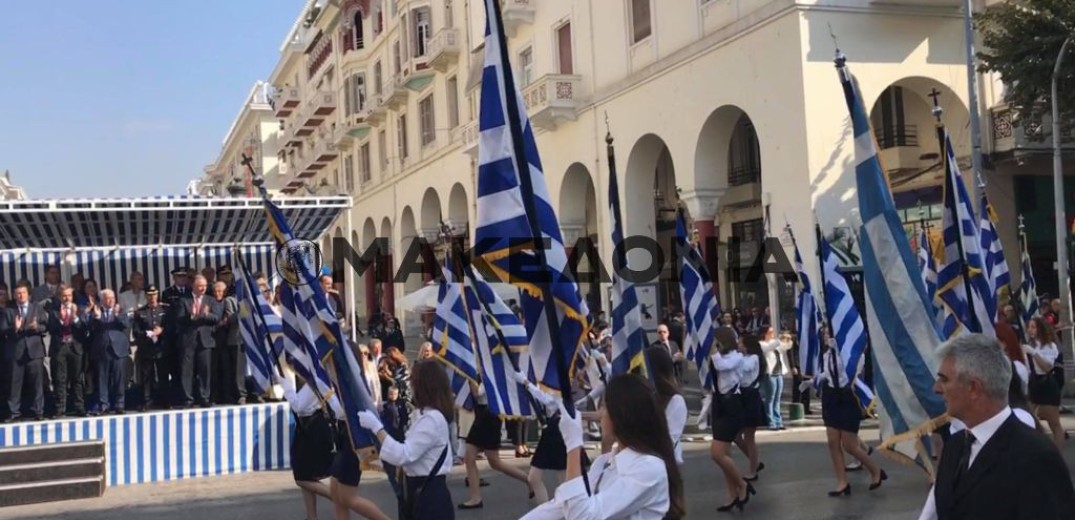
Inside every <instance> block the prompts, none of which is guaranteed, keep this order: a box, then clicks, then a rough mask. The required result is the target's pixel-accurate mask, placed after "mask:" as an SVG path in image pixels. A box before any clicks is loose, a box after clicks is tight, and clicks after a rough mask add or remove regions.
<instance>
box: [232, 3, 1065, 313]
mask: <svg viewBox="0 0 1075 520" xmlns="http://www.w3.org/2000/svg"><path fill="white" fill-rule="evenodd" d="M990 3H992V2H990ZM500 4H501V6H502V12H503V18H504V23H505V29H506V30H507V32H508V35H509V43H508V46H509V49H510V53H511V56H510V59H511V63H512V66H513V67H514V71H515V77H516V81H517V83H518V86H519V89H520V90H521V93H522V96H523V99H524V102H525V105H526V108H527V111H528V113H529V116H530V118H531V121H532V123H533V125H534V128H535V131H536V137H537V144H538V148H539V150H540V152H541V159H542V163H543V166H544V173H545V177H546V179H547V183H548V188H549V192H550V193H551V194H553V197H554V199H555V201H556V202H558V207H557V212H558V217H559V220H560V224H561V228H562V231H563V234H564V239H565V243H566V244H568V245H569V246H570V245H572V244H575V243H577V241H578V240H580V239H589V240H591V241H592V243H593V244H595V246H596V248H597V251H598V254H599V256H601V257H602V260H603V261H604V263H605V268H606V269H608V268H609V267H610V265H609V264H610V261H609V258H610V255H607V254H602V253H604V252H609V251H611V248H612V244H611V243H610V238H609V237H610V234H611V232H610V229H609V217H608V210H607V203H608V195H607V189H608V169H609V165H608V164H607V162H608V161H607V150H606V144H605V137H606V134H607V133H611V135H612V136H613V137H614V139H615V147H616V161H617V165H616V166H617V171H618V172H619V186H620V190H621V193H620V194H619V196H620V200H621V201H622V202H623V206H624V217H623V218H624V225H625V232H626V233H627V234H628V235H645V236H648V237H651V238H655V239H657V240H658V242H659V243H661V244H670V243H671V240H672V235H673V233H674V216H675V210H676V208H677V207H681V206H682V207H685V208H687V209H688V211H689V213H690V216H691V218H692V219H693V226H694V227H695V229H696V230H697V232H698V235H700V238H702V239H703V240H709V239H712V240H714V241H715V242H716V244H717V245H716V247H715V248H713V251H712V253H715V254H712V253H711V254H710V255H709V256H710V258H708V259H707V260H708V261H709V262H710V265H711V266H712V268H713V269H714V270H715V271H716V273H717V278H718V290H719V293H720V296H721V302H722V304H723V306H724V307H725V308H731V307H744V308H750V307H754V306H758V307H762V306H769V305H773V306H774V307H776V308H777V309H781V308H782V309H783V310H784V313H785V316H787V315H788V314H789V313H788V311H789V310H790V308H791V305H792V295H793V292H794V290H793V287H792V285H791V283H790V282H785V281H783V280H781V279H773V282H774V283H772V287H770V284H769V283H768V282H767V281H766V279H765V278H757V277H755V279H750V278H751V277H749V276H748V275H747V271H748V269H745V268H744V267H745V266H749V265H750V264H751V263H752V262H753V261H754V259H755V257H756V255H757V253H758V250H759V247H760V244H761V243H762V240H763V238H764V237H766V236H770V237H779V238H781V241H782V243H783V244H784V246H785V247H786V248H787V251H788V253H789V255H790V245H791V240H790V239H791V236H792V234H793V235H794V238H795V239H796V241H797V243H798V246H799V248H800V250H801V251H802V253H803V254H804V255H805V256H806V257H807V258H806V262H807V264H808V266H809V268H810V269H812V270H815V271H816V264H817V262H816V261H815V260H814V259H813V258H812V255H813V254H814V251H815V249H816V247H815V242H816V240H815V238H814V237H815V231H814V229H815V223H817V224H819V225H820V226H821V229H822V230H823V233H824V234H825V235H826V236H828V237H829V238H832V239H834V240H836V242H837V246H838V247H840V248H843V249H845V250H846V251H847V252H848V256H849V257H850V258H852V261H854V260H853V259H854V257H855V255H856V253H857V245H856V242H857V241H856V238H855V237H856V233H857V231H856V230H857V228H858V226H859V225H860V224H861V221H860V219H859V218H858V216H857V211H858V203H857V198H856V196H855V181H854V169H853V166H854V142H853V139H852V136H851V130H850V123H849V118H848V115H847V109H846V106H845V104H844V100H843V92H842V90H841V88H840V85H839V81H838V79H837V76H836V72H835V70H834V68H833V63H832V60H833V56H834V53H835V50H836V42H838V43H839V46H840V48H841V49H842V50H843V51H844V52H846V54H847V55H848V58H849V66H850V68H851V71H852V72H853V73H854V74H855V75H856V78H857V81H858V83H859V85H860V89H861V91H862V93H863V96H864V98H865V101H866V103H867V105H868V106H870V107H872V108H871V120H872V122H873V126H874V130H875V137H876V139H877V142H878V144H879V149H880V150H881V154H882V161H883V164H884V165H885V168H886V170H887V173H888V175H889V177H890V182H891V184H892V186H893V190H894V192H895V197H896V201H897V205H898V206H899V207H900V208H901V210H903V214H904V219H905V221H906V222H907V224H908V229H909V230H912V229H914V228H915V227H916V226H918V225H921V224H922V223H926V224H927V225H930V224H931V223H932V225H933V226H934V229H935V230H936V231H939V230H937V224H939V221H940V211H939V204H940V201H941V185H942V181H943V177H942V174H943V172H942V168H941V165H940V154H939V143H938V141H937V138H936V130H935V119H934V118H933V116H932V114H931V110H932V108H933V103H934V99H936V100H937V102H938V103H939V104H940V106H941V107H942V108H943V109H944V122H945V123H946V124H947V126H948V128H949V129H950V131H951V133H952V137H953V141H954V146H955V148H956V151H957V155H958V156H959V157H960V163H961V166H962V167H963V171H964V172H965V177H966V178H965V181H966V182H967V183H968V186H971V185H970V184H969V183H971V182H976V181H975V180H974V179H972V178H971V174H970V173H969V172H970V169H971V168H970V154H971V146H970V133H969V130H968V126H969V117H970V111H969V109H968V101H967V98H968V87H967V73H966V65H965V63H966V58H965V51H964V41H963V24H962V13H961V11H960V6H961V5H962V1H960V0H928V1H927V0H885V1H879V0H684V1H677V2H665V1H660V2H659V1H657V0H601V1H598V0H542V1H540V2H538V1H536V0H500ZM484 26H485V12H484V2H483V1H482V0H311V1H310V2H309V3H308V4H307V5H306V6H305V8H304V10H303V12H302V13H300V14H299V17H298V19H297V20H296V22H295V25H294V27H293V28H292V30H291V32H290V33H289V34H288V35H287V37H286V39H285V41H284V43H283V45H282V46H281V48H280V50H279V52H280V60H279V62H278V65H277V67H276V69H275V70H274V71H273V73H272V75H271V76H270V78H269V83H270V84H271V85H272V86H273V88H274V91H275V94H274V96H273V98H272V100H271V101H272V109H271V115H272V116H273V118H274V119H275V121H274V124H268V123H266V122H265V120H264V119H261V120H260V121H261V123H260V125H259V127H260V128H263V129H270V128H271V129H273V131H275V137H273V138H265V139H263V140H262V143H263V144H267V143H270V142H273V143H275V144H276V146H275V148H274V149H273V150H272V151H270V150H269V149H268V147H267V148H266V149H265V151H264V152H263V153H262V160H263V161H268V157H269V156H270V155H271V156H273V157H275V163H274V166H269V165H268V164H269V163H268V162H263V165H262V170H263V171H265V172H266V179H267V181H268V182H269V184H270V186H275V187H278V188H280V189H282V190H283V191H284V192H285V193H291V194H295V195H305V194H307V193H314V194H317V193H325V191H324V190H328V191H340V192H345V193H349V194H351V195H352V196H353V197H354V200H355V205H354V209H353V211H352V215H351V218H350V221H347V222H342V221H341V222H339V223H338V224H337V225H336V226H335V229H334V230H333V232H332V233H331V236H330V237H328V238H327V239H326V240H325V243H324V244H323V247H324V248H325V255H326V258H333V251H332V250H331V248H332V240H331V239H332V238H333V237H340V238H346V239H348V240H349V241H350V243H351V245H352V246H353V247H354V249H355V250H356V251H358V252H359V253H361V252H362V251H364V250H365V249H366V248H368V247H369V246H370V245H371V244H372V243H373V241H374V239H375V238H378V237H384V238H387V239H388V242H389V246H390V247H389V251H387V252H385V253H384V254H381V255H379V256H378V257H377V264H376V266H377V267H376V269H380V270H382V271H384V272H391V271H392V270H393V269H395V268H396V267H398V264H399V262H400V260H401V259H402V258H403V257H404V255H405V254H406V252H407V251H408V248H409V247H410V246H411V244H412V242H414V241H415V240H416V239H417V238H419V237H421V238H425V239H427V240H429V241H430V242H435V241H436V240H437V239H438V237H439V236H440V233H441V230H442V227H443V226H445V225H446V226H447V227H448V228H449V229H451V232H452V233H454V234H456V235H460V236H464V237H465V236H469V234H470V233H472V232H473V224H472V223H473V222H474V220H475V211H476V207H475V200H476V197H475V193H476V170H477V154H478V123H477V116H478V100H479V98H478V96H479V88H480V83H481V73H482V64H483V59H484V52H483V47H484V41H483V35H484ZM979 81H980V91H981V96H980V98H981V99H980V105H981V106H980V107H979V109H980V112H981V114H982V125H981V126H982V136H983V146H984V149H983V152H985V153H986V154H988V157H989V158H990V159H991V160H989V161H987V163H986V165H987V170H986V175H985V177H986V178H987V181H988V185H987V187H986V192H987V193H988V194H989V196H990V199H991V202H992V203H993V205H994V206H995V207H996V209H997V211H998V212H999V213H1000V214H1001V217H1002V221H1001V226H1000V233H1001V235H1002V242H1003V245H1004V247H1005V249H1006V250H1007V251H1009V254H1008V260H1009V262H1010V263H1011V264H1012V266H1013V269H1012V271H1013V273H1018V268H1017V262H1018V257H1017V254H1016V253H1015V251H1017V250H1018V249H1017V248H1018V244H1019V238H1018V232H1017V228H1016V218H1015V215H1016V214H1018V213H1019V212H1020V211H1034V210H1037V209H1036V208H1037V207H1038V206H1035V205H1031V204H1030V203H1031V202H1033V201H1036V199H1035V197H1037V195H1033V196H1031V195H1026V194H1022V195H1020V190H1019V187H1020V186H1022V185H1024V184H1025V182H1024V179H1026V178H1028V177H1033V178H1035V179H1036V178H1037V177H1041V178H1045V177H1044V176H1045V175H1046V174H1048V173H1049V171H1050V170H1049V169H1048V159H1047V157H1045V158H1042V157H1040V152H1041V150H1042V146H1043V145H1040V144H1038V145H1034V144H1032V143H1029V144H1028V141H1027V139H1025V136H1023V135H1022V133H1021V132H1022V131H1023V130H1021V129H1016V130H1012V128H1013V127H1012V126H1011V121H1010V119H1009V120H1008V121H1007V125H1008V126H1007V127H1005V119H1004V118H1005V117H1006V116H1005V114H1006V113H1007V112H1006V108H1005V106H1004V103H1003V86H1002V85H1000V84H999V82H997V81H995V80H994V79H993V78H991V77H988V76H982V77H981V78H980V80H979ZM934 90H936V92H937V94H939V95H938V96H936V97H931V95H930V94H931V93H932V92H934ZM244 110H245V109H244ZM229 138H230V136H229ZM1035 146H1036V147H1037V148H1035ZM226 147H227V146H226ZM1046 151H1047V148H1046ZM226 155H227V154H226V153H222V155H221V159H219V160H218V163H217V164H218V165H226V164H227V165H230V164H233V163H232V159H231V158H229V157H227V156H226ZM1069 162H1070V161H1069ZM220 170H221V166H217V167H216V168H214V169H213V171H214V172H217V171H220ZM1035 186H1036V185H1035ZM1035 189H1036V190H1037V191H1035V192H1034V193H1036V194H1040V193H1042V191H1041V190H1042V189H1043V188H1041V187H1036V188H1035ZM1020 197H1021V198H1022V199H1026V200H1022V199H1021V198H1020ZM1021 200H1022V202H1020V201H1021ZM1039 206H1040V205H1039ZM1038 211H1040V210H1038ZM1040 218H1041V219H1042V221H1043V222H1044V219H1046V218H1047V216H1046V215H1044V214H1042V215H1041V216H1040ZM1042 226H1044V224H1042ZM1049 229H1051V228H1049ZM936 231H935V232H936ZM1050 233H1051V232H1050V231H1049V230H1048V229H1045V230H1044V231H1043V232H1042V236H1045V237H1047V236H1048V235H1049V234H1050ZM1028 234H1029V233H1028ZM1045 249H1046V248H1044V247H1043V248H1042V250H1043V251H1044V250H1045ZM665 251H666V252H668V253H669V254H666V255H665V258H664V259H663V260H664V265H663V266H662V272H663V273H664V275H663V277H664V278H665V279H666V281H664V282H660V281H655V283H654V284H653V285H652V287H651V288H649V289H646V290H645V291H644V292H645V293H646V294H647V295H652V297H651V300H650V301H649V302H648V303H650V304H651V305H653V306H654V309H655V310H663V308H664V307H665V306H667V305H672V306H677V305H678V304H677V302H678V298H679V297H678V289H677V288H676V286H675V285H674V284H673V283H671V282H668V281H667V278H670V276H671V273H672V270H673V265H674V263H673V258H672V255H671V248H670V247H666V248H665ZM1042 254H1043V255H1044V254H1045V252H1043V253H1042ZM647 256H648V255H645V254H644V253H641V254H639V255H637V257H636V256H632V262H634V263H635V265H636V266H637V265H639V264H642V265H648V263H649V262H650V261H651V259H649V258H647ZM1054 258H1055V256H1054ZM334 267H336V269H335V271H337V272H344V271H350V267H349V266H344V265H338V263H337V265H335V266H334ZM1039 278H1041V277H1039ZM427 279H428V275H424V276H423V275H420V274H415V275H413V276H410V277H409V278H407V279H406V280H405V281H400V280H396V281H397V282H400V283H393V282H384V283H375V281H374V278H373V270H369V271H367V272H366V274H365V275H364V276H363V277H361V278H358V279H356V280H355V284H356V289H357V290H355V291H354V293H355V300H356V301H355V305H356V307H355V308H356V312H357V314H358V315H359V316H368V315H369V314H371V313H372V312H374V310H376V309H382V310H388V311H392V310H394V309H395V304H394V302H395V296H396V295H397V294H400V295H401V294H405V293H408V292H411V291H413V290H416V289H418V288H420V287H422V285H423V283H424V281H425V280H427ZM340 281H342V280H340ZM583 285H584V287H583V291H584V292H585V293H586V294H587V297H588V299H589V301H590V303H591V308H605V309H607V307H608V305H607V290H608V288H607V286H602V285H600V284H597V283H587V284H583ZM1041 285H1042V280H1039V286H1041ZM647 298H650V296H647ZM777 301H779V305H776V303H777ZM400 315H403V314H400ZM406 316H407V320H406V323H407V325H408V326H409V327H416V326H418V323H419V322H418V317H417V316H411V315H410V314H407V315H406Z"/></svg>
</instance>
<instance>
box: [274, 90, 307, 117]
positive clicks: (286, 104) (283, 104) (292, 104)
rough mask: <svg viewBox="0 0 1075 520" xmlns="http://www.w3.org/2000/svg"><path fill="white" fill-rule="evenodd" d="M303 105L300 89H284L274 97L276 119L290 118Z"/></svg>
mask: <svg viewBox="0 0 1075 520" xmlns="http://www.w3.org/2000/svg"><path fill="white" fill-rule="evenodd" d="M300 104H302V97H301V93H300V92H299V88H298V87H284V88H282V89H280V90H278V91H277V92H276V94H275V95H273V108H274V115H275V116H276V117H288V116H290V115H291V113H292V112H294V111H295V109H296V108H298V107H299V105H300Z"/></svg>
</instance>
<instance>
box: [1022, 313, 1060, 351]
mask: <svg viewBox="0 0 1075 520" xmlns="http://www.w3.org/2000/svg"><path fill="white" fill-rule="evenodd" d="M1030 321H1032V322H1033V323H1034V325H1036V328H1037V329H1038V337H1037V338H1031V337H1030V330H1029V329H1030V327H1027V329H1028V330H1027V331H1026V335H1027V339H1029V340H1030V341H1032V342H1033V341H1037V342H1038V344H1040V345H1042V346H1044V345H1048V344H1050V343H1056V331H1055V330H1053V326H1052V324H1050V323H1049V322H1047V321H1045V318H1042V317H1041V316H1034V317H1033V318H1031V319H1030Z"/></svg>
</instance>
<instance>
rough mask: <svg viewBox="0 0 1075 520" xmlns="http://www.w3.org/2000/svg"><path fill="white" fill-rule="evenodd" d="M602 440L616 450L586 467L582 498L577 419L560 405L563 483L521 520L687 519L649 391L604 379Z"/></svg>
mask: <svg viewBox="0 0 1075 520" xmlns="http://www.w3.org/2000/svg"><path fill="white" fill-rule="evenodd" d="M601 432H602V435H611V436H614V437H615V438H616V442H617V447H616V449H615V450H613V451H612V452H611V453H606V454H604V455H601V456H600V457H598V458H597V460H595V461H594V462H593V465H591V466H590V471H589V474H588V477H589V486H590V489H591V491H592V493H589V494H587V492H586V484H585V483H584V481H583V478H582V422H581V414H578V413H576V415H575V416H574V417H572V416H571V415H569V414H568V412H567V411H566V410H565V409H564V407H563V405H562V404H561V405H560V433H561V435H562V436H563V438H564V444H565V445H566V446H567V482H564V483H563V484H561V485H560V487H558V488H557V489H556V495H555V498H554V499H553V500H552V501H551V502H546V503H545V504H542V505H540V506H538V507H537V508H535V509H533V510H531V511H530V512H529V513H528V514H527V515H526V516H524V517H523V519H524V520H561V519H562V520H610V519H624V520H662V519H670V520H678V519H680V518H682V517H683V516H684V515H685V514H686V508H685V505H684V504H685V501H684V498H683V480H682V478H681V476H680V473H679V467H678V466H677V465H676V462H675V456H674V455H673V451H672V441H671V437H670V436H669V434H668V426H667V424H666V423H665V420H664V415H663V414H662V413H661V408H660V404H659V403H658V397H657V395H656V393H655V392H654V389H653V386H651V385H650V384H649V382H648V381H646V380H645V379H643V378H641V377H639V376H636V375H633V374H622V375H619V376H616V377H613V378H612V379H610V380H609V382H608V385H607V387H606V390H605V404H604V406H603V407H602V408H601Z"/></svg>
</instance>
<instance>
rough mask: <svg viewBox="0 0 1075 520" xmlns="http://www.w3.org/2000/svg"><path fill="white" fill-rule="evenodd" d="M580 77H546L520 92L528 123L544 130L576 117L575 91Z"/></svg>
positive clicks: (558, 75)
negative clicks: (528, 115)
mask: <svg viewBox="0 0 1075 520" xmlns="http://www.w3.org/2000/svg"><path fill="white" fill-rule="evenodd" d="M581 84H582V78H581V77H579V76H567V75H562V74H546V75H544V76H542V77H540V78H538V80H537V81H535V82H533V83H531V84H530V85H528V86H527V87H526V89H525V90H523V103H524V104H525V105H526V111H527V112H528V113H529V114H530V121H531V122H532V123H533V124H534V125H535V126H537V127H539V128H543V129H545V130H555V129H556V126H557V125H559V124H561V123H564V122H566V121H574V120H575V119H576V118H577V117H578V109H579V106H581V105H582V103H581V100H580V99H579V88H580V86H581Z"/></svg>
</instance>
